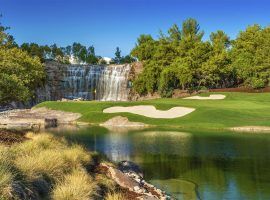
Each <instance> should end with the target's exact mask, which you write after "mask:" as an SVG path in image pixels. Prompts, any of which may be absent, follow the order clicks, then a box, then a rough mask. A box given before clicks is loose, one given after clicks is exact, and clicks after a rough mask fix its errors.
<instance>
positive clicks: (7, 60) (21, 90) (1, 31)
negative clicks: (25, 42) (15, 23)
mask: <svg viewBox="0 0 270 200" xmlns="http://www.w3.org/2000/svg"><path fill="white" fill-rule="evenodd" d="M6 30H7V28H6V27H3V26H1V24H0V104H3V103H8V102H10V101H26V100H28V99H29V98H31V97H32V95H33V93H32V91H33V90H34V88H35V87H37V86H38V85H39V84H40V83H41V82H42V80H43V78H44V76H45V74H44V68H43V66H42V64H41V63H40V60H39V59H38V58H37V57H34V58H33V57H31V56H29V55H28V54H27V53H26V52H24V51H22V50H21V49H19V48H18V47H17V44H16V43H15V42H14V39H13V37H12V36H10V35H9V34H7V33H6Z"/></svg>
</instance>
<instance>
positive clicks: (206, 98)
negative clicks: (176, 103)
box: [184, 94, 226, 100]
mask: <svg viewBox="0 0 270 200" xmlns="http://www.w3.org/2000/svg"><path fill="white" fill-rule="evenodd" d="M225 98H226V96H225V95H223V94H211V95H210V96H209V97H200V96H192V97H186V98H184V99H198V100H220V99H225Z"/></svg>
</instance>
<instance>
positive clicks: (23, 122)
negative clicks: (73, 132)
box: [0, 108, 81, 130]
mask: <svg viewBox="0 0 270 200" xmlns="http://www.w3.org/2000/svg"><path fill="white" fill-rule="evenodd" d="M80 117H81V114H78V113H69V112H63V111H57V110H49V109H46V108H34V109H21V110H10V111H4V112H1V113H0V128H2V129H19V130H40V129H44V128H49V127H56V126H58V125H60V124H70V123H73V122H75V121H76V120H77V119H79V118H80Z"/></svg>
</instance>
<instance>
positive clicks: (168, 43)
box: [131, 18, 270, 97]
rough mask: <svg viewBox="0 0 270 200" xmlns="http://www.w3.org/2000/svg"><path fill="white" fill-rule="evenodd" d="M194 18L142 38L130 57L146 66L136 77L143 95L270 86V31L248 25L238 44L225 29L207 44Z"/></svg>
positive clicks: (212, 37) (238, 37) (139, 90)
mask: <svg viewBox="0 0 270 200" xmlns="http://www.w3.org/2000/svg"><path fill="white" fill-rule="evenodd" d="M203 36H204V32H203V31H202V30H201V29H200V26H199V24H198V22H197V21H196V20H195V19H191V18H190V19H187V20H185V21H184V22H183V23H182V27H181V29H180V28H179V26H178V25H176V24H174V25H173V26H172V27H171V28H170V29H169V30H168V31H167V33H166V34H164V33H163V32H160V34H159V37H158V39H154V38H153V37H152V36H151V35H141V36H140V37H139V38H138V39H137V44H136V46H135V48H134V49H133V50H132V52H131V55H132V56H134V57H136V58H137V59H138V60H139V61H141V62H142V63H143V66H144V67H143V72H142V73H141V74H140V75H139V76H138V77H137V78H136V79H135V81H134V84H133V85H134V89H135V91H137V92H138V93H139V94H141V95H143V94H147V93H153V92H159V93H160V94H161V95H162V96H163V97H170V96H171V95H172V93H173V90H174V89H183V90H199V89H205V88H227V87H237V86H246V87H252V88H263V87H265V86H268V85H269V82H270V78H269V77H270V27H269V26H268V27H261V26H260V25H257V24H255V25H252V26H248V27H247V28H246V30H244V31H241V32H240V33H239V34H238V36H237V38H236V39H235V40H231V39H230V38H229V37H228V35H226V33H225V32H224V31H222V30H218V31H216V32H214V33H211V35H210V40H208V41H203Z"/></svg>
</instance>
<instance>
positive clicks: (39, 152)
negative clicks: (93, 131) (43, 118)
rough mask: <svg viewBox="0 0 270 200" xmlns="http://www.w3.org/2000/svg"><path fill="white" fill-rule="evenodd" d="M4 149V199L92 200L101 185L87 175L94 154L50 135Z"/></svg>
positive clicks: (0, 168) (0, 191) (0, 177)
mask: <svg viewBox="0 0 270 200" xmlns="http://www.w3.org/2000/svg"><path fill="white" fill-rule="evenodd" d="M27 137H28V138H31V139H29V140H27V141H25V142H23V143H20V144H14V145H12V146H4V145H0V199H1V200H2V199H7V200H9V199H29V198H30V197H31V199H39V198H45V199H50V198H53V199H56V200H58V199H59V200H61V199H72V200H73V199H74V200H76V199H78V200H79V199H82V200H84V199H91V198H94V196H95V195H96V191H97V188H98V184H99V183H98V182H97V181H96V180H95V179H94V178H92V176H91V174H90V173H88V172H87V169H88V166H89V165H92V164H93V159H92V155H94V154H92V153H91V152H88V151H86V150H85V149H84V148H83V147H81V146H79V145H76V144H75V145H74V144H68V142H67V141H66V140H64V139H61V138H60V139H59V138H56V137H54V136H52V135H50V134H45V133H42V134H37V135H35V134H32V133H30V134H27Z"/></svg>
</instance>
